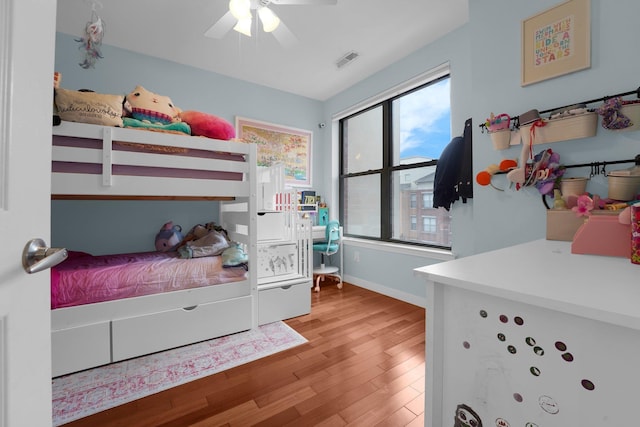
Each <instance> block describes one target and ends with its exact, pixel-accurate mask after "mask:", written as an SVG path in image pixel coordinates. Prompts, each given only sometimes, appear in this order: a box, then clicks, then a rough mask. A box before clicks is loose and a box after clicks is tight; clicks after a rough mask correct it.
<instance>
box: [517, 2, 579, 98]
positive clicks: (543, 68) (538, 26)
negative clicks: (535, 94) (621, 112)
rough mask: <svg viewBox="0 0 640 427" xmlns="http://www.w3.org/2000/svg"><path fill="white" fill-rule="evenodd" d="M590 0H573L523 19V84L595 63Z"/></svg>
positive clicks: (577, 69)
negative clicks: (591, 34)
mask: <svg viewBox="0 0 640 427" xmlns="http://www.w3.org/2000/svg"><path fill="white" fill-rule="evenodd" d="M590 1H591V0H569V1H566V2H564V3H562V4H560V5H558V6H555V7H553V8H551V9H548V10H546V11H544V12H542V13H540V14H538V15H535V16H533V17H531V18H528V19H526V20H524V21H522V80H521V85H522V86H526V85H529V84H532V83H537V82H540V81H543V80H546V79H550V78H553V77H558V76H561V75H564V74H568V73H571V72H574V71H579V70H583V69H585V68H589V67H590V66H591V54H590V52H591V50H590V28H591V25H590V24H591V22H590V21H591V17H590Z"/></svg>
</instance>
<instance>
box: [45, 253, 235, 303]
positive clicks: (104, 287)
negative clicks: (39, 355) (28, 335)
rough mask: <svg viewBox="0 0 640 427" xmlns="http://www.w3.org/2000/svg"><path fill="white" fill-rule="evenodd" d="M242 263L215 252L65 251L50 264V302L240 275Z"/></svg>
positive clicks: (228, 279) (176, 287)
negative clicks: (230, 263)
mask: <svg viewBox="0 0 640 427" xmlns="http://www.w3.org/2000/svg"><path fill="white" fill-rule="evenodd" d="M245 277H246V270H245V269H244V267H233V268H223V267H222V259H221V257H220V256H214V257H203V258H192V259H181V258H179V257H178V254H177V253H176V252H140V253H130V254H116V255H102V256H92V255H89V254H85V253H82V252H73V251H70V252H69V258H68V259H67V260H65V261H64V262H62V263H61V264H59V265H58V266H56V267H55V268H53V269H51V308H52V309H55V308H61V307H71V306H74V305H81V304H91V303H95V302H102V301H111V300H116V299H122V298H131V297H137V296H141V295H150V294H155V293H161V292H170V291H176V290H180V289H189V288H197V287H203V286H210V285H215V284H221V283H229V282H234V281H239V280H243V279H245Z"/></svg>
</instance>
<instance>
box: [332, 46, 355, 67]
mask: <svg viewBox="0 0 640 427" xmlns="http://www.w3.org/2000/svg"><path fill="white" fill-rule="evenodd" d="M358 56H360V54H359V53H358V52H355V51H353V50H352V51H351V52H349V53H347V54H346V55H344V56H343V57H342V58H340V59H338V61H336V65H337V66H338V68H342V67H344V66H345V65H347V64H348V63H350V62H351V61H353V60H355V59H356V58H357V57H358Z"/></svg>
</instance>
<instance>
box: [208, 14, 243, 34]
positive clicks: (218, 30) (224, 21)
mask: <svg viewBox="0 0 640 427" xmlns="http://www.w3.org/2000/svg"><path fill="white" fill-rule="evenodd" d="M237 22H238V20H237V19H236V18H234V16H233V15H232V14H231V12H227V13H225V14H224V15H222V18H220V19H218V22H216V23H215V24H213V25H212V26H211V27H210V28H209V29H208V30H207V31H206V32H205V33H204V36H205V37H210V38H212V39H221V38H222V37H224V35H225V34H227V33H228V32H229V31H230V30H231V28H233V26H234V25H235V24H236V23H237Z"/></svg>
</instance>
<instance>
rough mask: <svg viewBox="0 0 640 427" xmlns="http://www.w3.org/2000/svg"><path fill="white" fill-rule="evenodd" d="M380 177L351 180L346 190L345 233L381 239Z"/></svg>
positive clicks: (363, 177) (369, 176)
mask: <svg viewBox="0 0 640 427" xmlns="http://www.w3.org/2000/svg"><path fill="white" fill-rule="evenodd" d="M379 188H380V175H366V176H360V177H355V178H351V179H349V180H348V181H347V183H346V185H345V186H344V187H343V189H344V196H345V197H344V212H345V213H344V219H343V221H342V223H343V227H344V229H343V233H344V234H353V235H358V236H366V237H375V238H380V191H379Z"/></svg>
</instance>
